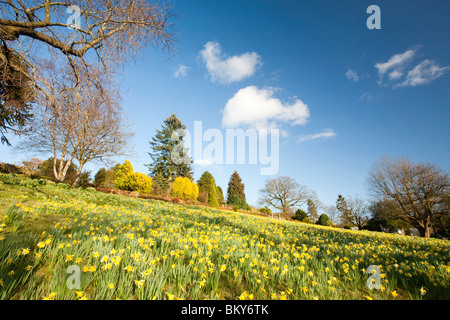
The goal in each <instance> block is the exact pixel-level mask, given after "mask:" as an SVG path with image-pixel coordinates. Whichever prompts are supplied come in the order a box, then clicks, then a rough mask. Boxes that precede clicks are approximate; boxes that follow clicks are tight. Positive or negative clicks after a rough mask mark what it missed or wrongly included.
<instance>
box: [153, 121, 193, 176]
mask: <svg viewBox="0 0 450 320" xmlns="http://www.w3.org/2000/svg"><path fill="white" fill-rule="evenodd" d="M161 127H162V128H161V130H156V135H155V136H154V137H153V138H152V141H149V143H150V147H151V152H149V155H150V157H151V158H152V160H153V162H152V163H151V164H147V165H146V166H147V167H148V168H149V170H150V175H151V176H156V175H158V174H162V175H163V176H164V177H165V178H166V179H167V180H168V181H173V180H175V178H177V177H187V178H189V179H190V180H191V181H192V174H193V169H192V166H191V163H192V160H191V159H189V163H186V162H185V161H181V162H179V163H178V164H177V163H176V162H177V161H175V162H174V161H173V157H172V155H173V152H174V150H175V148H176V147H177V146H181V143H182V142H183V140H184V137H183V136H177V139H172V134H173V133H174V132H175V133H176V132H178V130H180V129H186V126H185V125H184V124H183V123H182V122H181V121H180V120H179V119H178V117H177V116H176V115H175V114H172V115H171V116H170V117H168V118H167V119H166V120H164V123H163V125H162V126H161ZM185 152H186V149H185V148H183V150H181V151H180V154H179V155H180V156H181V157H183V156H184V155H185Z"/></svg>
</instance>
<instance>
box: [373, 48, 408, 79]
mask: <svg viewBox="0 0 450 320" xmlns="http://www.w3.org/2000/svg"><path fill="white" fill-rule="evenodd" d="M415 54H416V50H415V49H410V50H407V51H405V52H403V53H398V54H394V55H393V56H392V57H390V58H389V60H388V61H387V62H382V63H377V64H376V65H375V68H376V69H377V70H378V74H379V75H380V79H381V77H383V75H384V74H385V73H386V72H387V71H389V70H391V69H394V76H395V75H397V74H398V73H399V72H401V69H402V68H403V66H404V65H405V63H406V62H408V61H409V60H411V59H412V57H413V56H414V55H415Z"/></svg>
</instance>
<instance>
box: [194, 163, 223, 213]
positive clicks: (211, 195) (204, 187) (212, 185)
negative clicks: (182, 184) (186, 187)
mask: <svg viewBox="0 0 450 320" xmlns="http://www.w3.org/2000/svg"><path fill="white" fill-rule="evenodd" d="M197 185H198V191H199V194H200V193H202V194H203V193H206V194H207V195H208V200H207V203H208V204H209V205H210V206H212V207H218V206H219V202H218V200H217V192H216V182H215V180H214V177H213V176H212V174H211V173H209V172H208V171H205V172H203V174H202V176H201V177H200V179H199V180H198V181H197Z"/></svg>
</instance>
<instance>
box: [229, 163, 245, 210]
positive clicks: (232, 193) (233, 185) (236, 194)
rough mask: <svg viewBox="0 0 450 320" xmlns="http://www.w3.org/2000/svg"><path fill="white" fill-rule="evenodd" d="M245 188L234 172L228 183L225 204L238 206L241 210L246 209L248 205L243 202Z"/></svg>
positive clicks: (237, 174)
mask: <svg viewBox="0 0 450 320" xmlns="http://www.w3.org/2000/svg"><path fill="white" fill-rule="evenodd" d="M244 190H245V186H244V184H243V183H242V179H241V177H240V176H239V173H237V171H234V172H233V174H232V175H231V177H230V181H229V182H228V190H227V203H228V204H229V205H235V206H238V207H239V208H241V209H248V204H247V202H246V200H245V191H244Z"/></svg>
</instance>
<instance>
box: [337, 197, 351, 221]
mask: <svg viewBox="0 0 450 320" xmlns="http://www.w3.org/2000/svg"><path fill="white" fill-rule="evenodd" d="M336 209H337V210H338V211H339V213H340V219H341V222H342V223H347V222H348V221H349V220H351V216H352V212H351V210H350V208H349V205H348V203H347V201H346V200H345V198H344V197H343V196H342V195H339V196H338V198H337V200H336Z"/></svg>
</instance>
